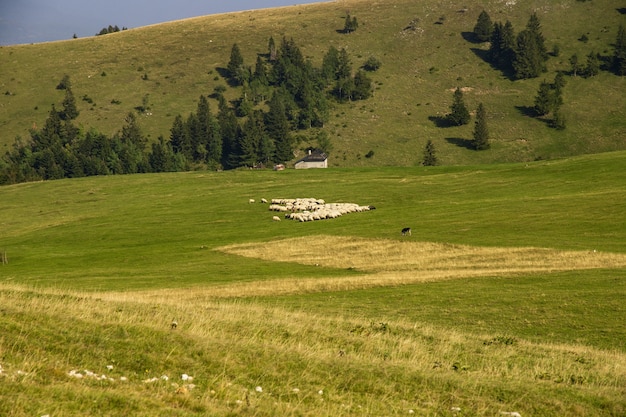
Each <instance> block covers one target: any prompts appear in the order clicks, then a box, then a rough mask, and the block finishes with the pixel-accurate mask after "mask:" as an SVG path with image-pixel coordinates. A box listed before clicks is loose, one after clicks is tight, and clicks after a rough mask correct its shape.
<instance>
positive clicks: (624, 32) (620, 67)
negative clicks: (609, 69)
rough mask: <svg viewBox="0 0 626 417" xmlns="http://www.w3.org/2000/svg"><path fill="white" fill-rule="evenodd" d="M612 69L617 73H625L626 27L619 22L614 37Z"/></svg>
mask: <svg viewBox="0 0 626 417" xmlns="http://www.w3.org/2000/svg"><path fill="white" fill-rule="evenodd" d="M613 69H614V70H615V73H616V74H617V75H626V29H624V25H622V24H620V25H619V28H618V29H617V38H616V39H615V52H614V53H613Z"/></svg>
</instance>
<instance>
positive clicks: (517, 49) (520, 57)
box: [473, 10, 626, 79]
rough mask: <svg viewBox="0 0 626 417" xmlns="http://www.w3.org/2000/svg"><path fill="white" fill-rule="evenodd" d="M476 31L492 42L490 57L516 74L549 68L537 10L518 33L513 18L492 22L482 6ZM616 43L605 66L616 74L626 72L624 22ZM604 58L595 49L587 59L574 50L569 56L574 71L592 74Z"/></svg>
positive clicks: (480, 38) (533, 73)
mask: <svg viewBox="0 0 626 417" xmlns="http://www.w3.org/2000/svg"><path fill="white" fill-rule="evenodd" d="M473 34H474V38H475V39H476V40H477V41H478V42H487V41H489V42H490V46H489V51H488V53H487V59H488V60H489V62H490V63H491V64H492V65H493V66H494V67H496V68H498V69H500V70H502V71H504V72H506V73H509V74H512V76H513V78H516V79H525V78H535V77H538V76H539V75H540V74H541V73H542V72H545V71H546V65H545V63H546V61H547V60H548V56H549V54H548V51H547V49H546V46H545V38H544V37H543V35H542V33H541V23H540V22H539V18H538V17H537V14H536V13H533V14H532V15H531V16H530V18H529V19H528V23H527V24H526V27H525V28H524V30H522V31H521V32H520V33H518V34H517V35H515V31H514V29H513V25H512V24H511V22H510V21H508V20H507V21H506V22H505V23H504V24H502V23H501V22H495V23H493V22H492V21H491V17H490V16H489V14H488V13H487V12H486V11H484V10H483V11H482V12H481V13H480V14H479V16H478V19H477V21H476V24H475V26H474V30H473ZM614 45H615V50H614V53H613V56H612V57H607V58H606V60H605V61H607V62H608V64H607V65H606V67H607V68H606V69H609V70H611V71H613V72H615V74H617V75H626V30H625V29H624V26H623V25H620V26H619V29H618V31H617V39H616V41H615V44H614ZM555 50H556V48H555ZM602 60H603V59H602V57H601V56H600V55H599V54H598V53H596V52H594V51H591V52H589V54H587V56H586V60H585V62H582V60H581V59H580V58H579V57H578V55H577V54H574V55H572V56H571V57H570V59H569V62H570V65H571V74H572V75H573V76H577V75H581V76H583V77H593V76H594V75H597V74H598V72H599V71H600V67H601V62H602Z"/></svg>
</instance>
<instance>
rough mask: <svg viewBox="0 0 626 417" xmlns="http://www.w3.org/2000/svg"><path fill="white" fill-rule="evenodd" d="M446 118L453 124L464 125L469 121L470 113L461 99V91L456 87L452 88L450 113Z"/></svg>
mask: <svg viewBox="0 0 626 417" xmlns="http://www.w3.org/2000/svg"><path fill="white" fill-rule="evenodd" d="M447 119H448V122H449V123H450V124H452V125H455V126H461V125H466V124H468V123H469V122H470V114H469V111H468V110H467V107H466V106H465V101H464V100H463V92H462V91H461V89H460V88H458V87H457V89H456V90H454V96H453V100H452V105H451V106H450V114H448V117H447Z"/></svg>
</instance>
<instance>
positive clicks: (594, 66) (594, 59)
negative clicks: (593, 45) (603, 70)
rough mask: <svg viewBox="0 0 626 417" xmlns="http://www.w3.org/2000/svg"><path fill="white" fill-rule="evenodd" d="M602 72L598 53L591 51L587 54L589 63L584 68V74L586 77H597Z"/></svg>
mask: <svg viewBox="0 0 626 417" xmlns="http://www.w3.org/2000/svg"><path fill="white" fill-rule="evenodd" d="M599 73H600V58H599V57H598V54H597V53H595V52H593V51H592V52H589V55H587V63H586V65H585V68H584V70H583V75H584V77H585V78H589V77H595V76H596V75H598V74H599Z"/></svg>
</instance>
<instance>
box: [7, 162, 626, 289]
mask: <svg viewBox="0 0 626 417" xmlns="http://www.w3.org/2000/svg"><path fill="white" fill-rule="evenodd" d="M623 155H624V154H623V153H608V154H602V155H597V156H592V157H579V158H572V159H567V160H556V161H549V162H535V163H530V164H513V165H503V166H480V167H467V168H458V167H457V168H446V167H436V168H379V169H369V168H367V169H328V170H313V171H296V170H287V171H283V172H273V171H243V170H242V171H235V172H219V173H207V172H188V173H173V174H158V175H152V174H148V175H137V176H113V177H97V178H82V179H74V180H61V181H52V182H39V183H29V184H21V185H15V186H8V187H3V188H0V196H1V198H0V209H1V210H2V213H3V218H4V221H3V224H2V241H1V244H0V249H4V250H5V251H6V253H7V255H8V257H9V259H10V263H9V265H8V266H5V267H4V268H3V271H2V272H3V279H4V280H13V281H14V282H16V283H29V284H38V285H44V286H61V287H67V288H74V289H84V290H92V289H93V290H132V289H137V288H151V287H154V288H159V287H168V286H174V287H179V286H193V285H211V284H215V283H225V282H231V281H240V280H257V279H272V278H280V277H286V276H293V275H300V274H302V275H304V276H316V275H318V274H327V273H332V274H337V273H340V274H349V273H351V272H350V271H321V272H320V270H319V269H316V268H311V267H307V266H303V265H299V264H296V263H293V264H288V265H272V264H268V263H267V262H263V261H258V260H249V259H246V260H242V259H237V258H233V257H232V256H229V255H226V254H222V253H218V252H216V251H213V250H212V249H213V248H215V247H218V246H223V245H227V244H233V243H241V242H249V241H264V240H272V239H277V238H283V237H295V236H306V235H319V234H329V235H344V236H360V237H371V238H389V239H400V238H401V236H400V229H401V228H403V227H407V226H408V227H411V228H412V229H413V236H412V237H411V238H412V239H417V240H422V241H434V242H447V243H457V244H468V245H476V246H505V247H519V246H535V247H547V248H554V249H564V250H565V249H567V250H590V251H591V250H597V251H608V252H625V251H626V246H624V242H626V228H625V226H626V225H625V222H624V214H625V207H626V193H624V183H625V180H626V178H625V177H626V172H625V171H624V170H623V169H622V166H623V160H624V156H623ZM296 197H315V198H323V199H325V200H326V201H327V202H353V203H358V204H361V205H371V206H374V207H376V210H372V211H369V212H364V213H357V214H351V215H346V216H343V217H341V218H339V219H335V220H332V221H319V222H310V223H298V222H293V221H285V220H284V221H282V222H272V220H271V218H272V215H273V214H275V213H272V212H270V211H268V207H267V206H266V205H264V204H262V203H260V200H261V198H266V199H268V200H271V199H272V198H296ZM250 198H252V199H255V200H256V203H254V204H250V203H249V202H248V201H249V199H250Z"/></svg>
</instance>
